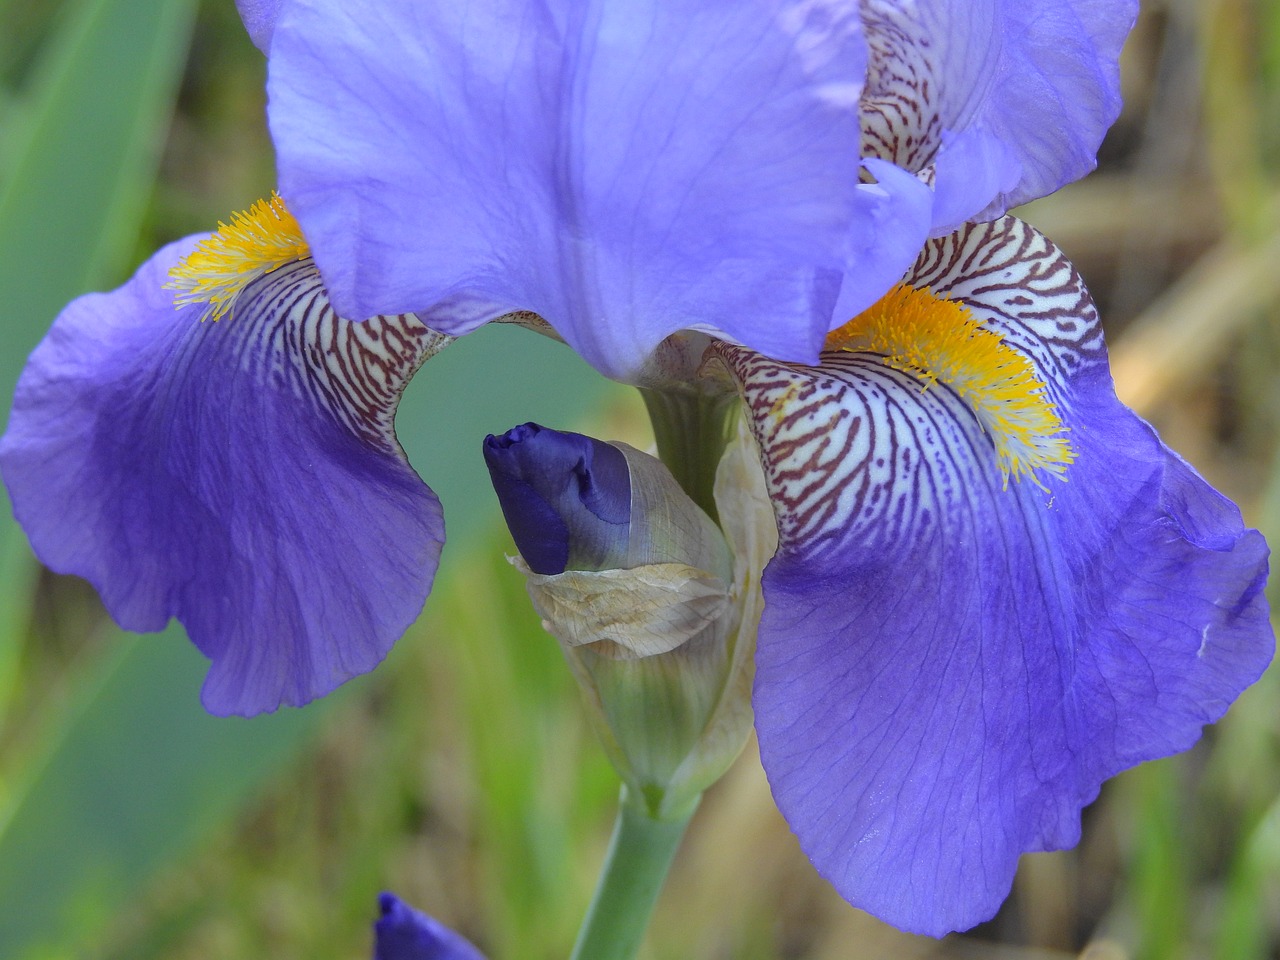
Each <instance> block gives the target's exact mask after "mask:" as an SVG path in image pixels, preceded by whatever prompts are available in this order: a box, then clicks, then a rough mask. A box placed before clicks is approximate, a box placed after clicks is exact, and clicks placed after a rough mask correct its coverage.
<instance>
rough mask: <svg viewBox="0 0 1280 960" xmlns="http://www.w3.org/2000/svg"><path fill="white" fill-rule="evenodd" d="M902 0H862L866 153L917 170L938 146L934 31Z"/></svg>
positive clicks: (929, 158) (863, 103)
mask: <svg viewBox="0 0 1280 960" xmlns="http://www.w3.org/2000/svg"><path fill="white" fill-rule="evenodd" d="M908 6H909V5H907V4H903V3H901V2H900V0H894V2H888V0H862V22H863V27H864V29H865V31H866V37H867V46H868V53H869V57H870V59H869V63H868V67H867V84H866V87H865V89H864V90H863V94H862V101H861V119H862V155H863V156H864V157H878V158H880V159H881V160H888V161H889V162H891V163H896V164H897V165H898V166H900V167H902V168H903V169H905V170H909V171H910V172H912V173H918V172H919V171H921V170H923V169H924V168H925V167H927V166H928V165H929V164H931V163H932V162H933V158H934V156H935V155H936V154H937V152H938V145H939V137H940V134H941V129H942V125H941V121H940V119H939V116H938V109H939V108H938V104H937V94H938V87H937V78H936V77H935V76H934V69H935V66H936V65H935V63H934V61H933V58H932V57H931V53H932V47H931V44H932V41H931V40H930V38H929V32H928V31H927V30H924V29H923V28H922V27H921V25H920V24H919V23H917V22H916V21H915V20H914V19H913V16H917V15H918V11H917V12H915V13H913V12H912V11H910V10H908V9H907V7H908Z"/></svg>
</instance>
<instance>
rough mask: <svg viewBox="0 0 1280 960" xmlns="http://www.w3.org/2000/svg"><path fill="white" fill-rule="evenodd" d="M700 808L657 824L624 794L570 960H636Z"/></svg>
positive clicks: (637, 802) (624, 788)
mask: <svg viewBox="0 0 1280 960" xmlns="http://www.w3.org/2000/svg"><path fill="white" fill-rule="evenodd" d="M696 808H697V803H694V804H692V805H691V806H690V807H689V809H688V811H687V812H686V813H684V814H683V815H682V816H679V817H676V818H674V819H669V820H655V819H653V818H652V817H650V816H649V814H648V813H647V812H646V810H645V807H644V803H643V801H642V800H641V799H640V798H638V797H637V798H635V799H632V798H630V797H629V796H628V791H627V788H626V787H623V788H622V797H621V799H620V801H619V806H618V820H617V823H615V824H614V827H613V837H612V839H610V841H609V852H608V853H607V854H606V855H605V861H604V869H603V871H602V872H601V874H600V881H599V883H598V885H597V886H596V894H595V897H594V898H593V899H592V901H591V906H590V907H588V908H587V916H586V919H585V920H583V922H582V929H581V931H579V933H578V942H577V943H575V944H574V945H573V954H572V956H571V957H570V960H632V958H633V957H634V956H635V955H636V952H637V951H638V950H639V949H640V944H641V942H642V941H643V940H644V933H645V929H646V928H647V927H648V926H649V916H650V915H651V914H652V913H653V907H654V904H655V903H656V902H657V900H658V893H659V891H661V890H662V884H663V881H664V880H665V879H666V877H667V870H668V869H669V868H670V866H671V860H672V858H674V857H675V855H676V848H677V847H679V846H680V838H681V837H683V836H684V830H685V827H687V826H688V825H689V820H690V818H691V817H692V816H693V811H694V810H695V809H696Z"/></svg>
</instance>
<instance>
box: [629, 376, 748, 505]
mask: <svg viewBox="0 0 1280 960" xmlns="http://www.w3.org/2000/svg"><path fill="white" fill-rule="evenodd" d="M640 395H641V396H642V397H643V398H644V405H645V408H646V409H647V410H648V412H649V420H650V422H651V423H652V424H653V437H654V440H656V441H657V444H658V457H659V458H660V459H661V460H662V462H663V463H665V464H666V465H667V468H668V469H669V470H670V471H671V475H672V476H673V477H675V478H676V483H678V484H680V486H681V488H682V489H683V490H684V492H685V493H687V494H688V495H689V497H690V499H692V500H693V502H694V503H696V504H697V505H698V506H700V507H701V508H702V509H703V510H704V511H706V514H707V516H709V517H710V518H711V519H712V520H713V521H715V522H716V523H717V524H718V523H719V522H720V516H719V513H718V512H717V511H716V498H715V485H716V468H717V467H718V466H719V465H720V457H721V455H722V454H723V453H724V449H725V447H726V446H727V445H728V443H729V435H730V432H731V431H732V429H733V413H734V411H735V410H737V404H738V395H737V394H736V393H705V392H702V391H700V390H696V389H695V390H651V389H645V388H641V390H640Z"/></svg>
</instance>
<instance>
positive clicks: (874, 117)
mask: <svg viewBox="0 0 1280 960" xmlns="http://www.w3.org/2000/svg"><path fill="white" fill-rule="evenodd" d="M863 8H864V17H865V29H866V34H867V40H868V44H869V46H870V50H871V57H870V64H871V65H870V70H869V72H868V78H867V89H866V92H865V93H864V94H863V122H864V140H863V150H864V152H865V153H866V155H867V156H875V157H880V158H882V159H885V160H891V161H893V162H894V163H897V164H899V165H900V166H902V167H903V168H904V169H906V170H910V171H919V170H922V169H924V168H925V167H928V166H933V167H934V169H935V180H934V183H935V187H936V191H937V196H936V200H935V205H934V210H933V227H934V233H935V235H938V234H940V233H945V232H950V231H951V230H953V229H955V228H956V227H958V226H959V225H960V224H962V223H963V222H965V221H966V220H970V219H990V218H994V217H997V216H999V215H1000V214H1002V213H1003V212H1004V211H1005V210H1007V209H1008V208H1009V207H1012V206H1014V205H1016V204H1019V203H1025V202H1026V201H1028V200H1033V199H1035V198H1036V197H1041V196H1044V195H1046V194H1049V193H1052V192H1053V191H1054V190H1056V189H1057V188H1058V187H1060V186H1062V185H1063V184H1064V183H1067V182H1069V181H1071V180H1075V179H1077V178H1079V177H1081V176H1083V175H1084V174H1086V173H1088V172H1089V171H1090V170H1092V169H1093V167H1094V165H1095V162H1096V155H1097V151H1098V146H1099V144H1100V143H1101V142H1102V137H1103V135H1104V134H1105V133H1106V131H1107V129H1108V128H1109V127H1110V126H1111V124H1112V123H1113V122H1114V121H1115V119H1116V116H1117V115H1118V114H1119V112H1120V83H1119V80H1120V78H1119V57H1120V47H1121V45H1122V44H1123V42H1124V38H1125V36H1126V35H1127V34H1128V32H1129V30H1130V28H1131V27H1132V26H1133V21H1134V19H1135V18H1136V16H1137V12H1138V4H1137V0H1032V2H1028V0H969V2H965V3H955V2H952V0H921V2H918V3H902V2H901V0H867V2H865V3H864V4H863Z"/></svg>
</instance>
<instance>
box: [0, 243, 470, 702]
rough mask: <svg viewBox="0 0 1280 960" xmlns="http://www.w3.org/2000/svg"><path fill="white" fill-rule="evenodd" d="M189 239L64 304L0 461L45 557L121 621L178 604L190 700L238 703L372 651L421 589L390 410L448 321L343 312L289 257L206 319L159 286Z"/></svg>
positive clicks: (436, 521) (421, 561) (428, 518)
mask: <svg viewBox="0 0 1280 960" xmlns="http://www.w3.org/2000/svg"><path fill="white" fill-rule="evenodd" d="M192 248H193V243H192V240H190V239H189V240H186V241H182V242H180V243H177V244H173V245H171V246H168V247H166V248H165V249H163V250H161V251H160V252H159V253H157V254H156V255H155V256H154V257H152V258H151V260H149V261H148V262H147V263H146V264H145V265H143V267H142V268H141V269H140V270H139V271H138V273H137V274H136V275H135V276H134V277H133V278H132V279H131V280H130V281H129V282H128V283H127V284H125V286H123V287H121V288H120V289H119V290H116V291H114V292H113V293H107V294H90V295H88V296H85V297H81V298H80V299H78V300H75V301H74V302H72V303H71V304H70V305H69V306H68V307H67V308H66V309H65V310H64V311H63V312H62V314H61V315H60V316H59V317H58V319H57V321H56V322H55V323H54V325H53V328H52V330H51V331H50V332H49V334H48V336H46V337H45V339H44V341H43V342H42V343H41V345H40V346H39V347H38V348H37V349H36V351H35V353H34V354H32V357H31V360H30V361H29V363H28V365H27V368H26V370H25V371H24V372H23V374H22V378H21V379H20V381H19V383H18V390H17V395H16V398H15V400H14V406H13V414H12V417H11V419H10V423H9V428H8V431H7V432H6V434H5V436H4V438H3V440H2V441H0V471H2V472H3V476H4V480H5V483H6V484H7V486H8V488H9V493H10V495H11V497H12V499H13V504H14V512H15V513H16V514H17V517H18V519H19V521H20V522H21V523H22V525H23V527H24V528H25V529H26V531H27V534H28V536H29V537H30V538H31V542H32V544H33V546H34V548H35V551H36V554H37V555H38V556H39V557H40V559H41V560H43V561H44V562H45V563H46V564H48V565H49V566H50V567H51V568H53V569H54V570H57V571H59V572H62V573H73V574H77V575H79V576H82V577H84V578H86V579H87V580H89V581H90V582H91V583H92V584H93V585H94V586H95V587H96V588H97V589H98V592H99V593H100V594H101V595H102V598H103V602H104V603H105V604H106V606H107V609H108V610H109V611H110V613H111V615H112V616H113V617H114V618H115V619H116V620H117V621H118V622H119V623H120V624H121V625H122V626H123V627H125V628H127V629H130V630H142V631H151V630H159V629H161V628H162V627H163V626H164V625H165V623H166V622H167V621H168V619H169V618H170V617H171V616H176V617H177V618H178V619H179V620H181V621H182V622H183V623H184V624H185V625H186V627H187V630H188V632H189V634H190V636H191V639H192V641H193V642H194V643H195V644H196V646H197V647H199V648H200V650H201V652H203V653H204V654H205V656H207V657H209V658H210V659H211V660H212V665H211V666H210V669H209V674H208V677H207V679H206V680H205V685H204V692H203V700H204V704H205V706H206V707H207V708H208V709H209V710H210V711H211V712H213V713H217V714H233V713H235V714H254V713H259V712H261V711H264V710H273V709H275V708H276V707H277V706H279V705H280V704H282V703H284V704H291V705H298V704H302V703H306V702H307V701H308V700H311V699H313V698H315V697H318V696H321V695H323V694H325V693H327V692H329V691H330V690H332V689H333V688H334V687H336V686H338V684H340V683H342V682H343V681H344V680H347V679H349V678H350V677H352V676H354V675H356V674H359V673H362V672H365V671H368V670H370V669H372V668H373V667H374V666H375V665H376V664H377V663H378V662H379V661H380V660H381V659H382V657H383V656H385V655H386V653H387V651H388V650H389V649H390V647H391V645H392V644H393V643H394V642H395V640H396V639H397V638H398V637H399V636H400V634H401V633H403V632H404V630H405V629H406V628H407V627H408V626H409V624H410V623H411V622H412V621H413V619H414V618H415V617H416V616H417V614H418V612H419V610H420V609H421V607H422V604H423V601H424V599H425V598H426V595H427V592H428V590H429V589H430V587H431V581H432V577H433V576H434V573H435V569H436V564H437V561H438V558H439V553H440V547H441V543H442V542H443V537H444V531H443V523H442V520H441V513H440V506H439V502H438V501H437V499H436V497H435V495H434V494H433V493H432V492H431V491H430V490H429V489H427V487H426V486H425V485H423V483H422V481H421V480H419V479H418V477H417V475H416V474H415V473H414V472H413V470H412V468H411V467H410V466H409V465H408V463H407V461H406V460H405V458H404V454H403V452H402V451H401V449H400V447H399V444H398V443H397V442H396V439H395V433H394V428H393V420H394V416H395V408H396V405H397V403H398V400H399V396H400V392H401V391H402V389H403V387H404V384H405V382H406V380H407V379H408V377H409V376H410V375H411V374H412V373H413V372H414V371H415V370H416V369H417V367H418V366H419V365H420V364H421V363H422V361H423V360H424V359H425V358H426V357H427V356H429V355H430V354H431V353H433V352H434V351H436V350H437V349H439V348H440V346H441V345H443V343H444V342H445V341H447V339H448V338H446V337H443V336H441V335H439V334H436V333H433V332H432V331H430V330H428V329H427V328H426V327H425V326H424V325H423V324H422V323H421V322H420V321H419V320H418V319H417V318H416V317H413V316H397V317H379V318H376V319H374V320H369V321H366V322H365V323H363V324H356V323H351V322H349V321H346V320H342V319H339V318H338V317H337V316H336V315H335V314H334V312H333V311H332V309H330V307H329V304H328V300H327V298H326V296H325V294H324V290H323V287H322V286H321V283H320V278H319V275H318V273H317V272H316V270H315V268H314V266H313V265H312V264H311V261H310V260H305V259H304V260H294V261H293V262H291V263H287V264H286V265H284V266H279V267H278V268H276V269H274V270H273V271H272V272H269V273H265V274H263V275H261V276H258V277H257V278H256V279H254V280H252V281H251V282H250V283H249V284H248V286H246V287H244V289H243V290H241V291H240V292H239V294H238V296H236V297H235V299H234V302H228V303H224V304H223V305H222V307H221V309H229V311H230V312H229V314H228V315H227V316H226V318H224V319H222V320H219V321H216V322H213V321H210V322H204V323H201V322H199V321H200V317H201V314H202V309H201V307H199V306H185V307H182V308H181V309H175V306H174V296H173V292H172V291H171V290H166V289H164V286H165V283H166V280H167V279H168V276H169V271H170V268H171V267H173V266H174V265H175V264H176V263H177V262H178V261H179V260H180V258H181V257H182V256H183V254H185V253H187V252H189V251H191V250H192ZM206 309H207V308H206Z"/></svg>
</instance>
